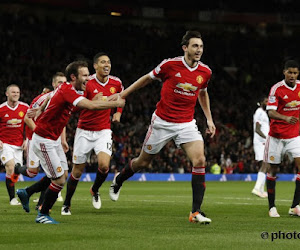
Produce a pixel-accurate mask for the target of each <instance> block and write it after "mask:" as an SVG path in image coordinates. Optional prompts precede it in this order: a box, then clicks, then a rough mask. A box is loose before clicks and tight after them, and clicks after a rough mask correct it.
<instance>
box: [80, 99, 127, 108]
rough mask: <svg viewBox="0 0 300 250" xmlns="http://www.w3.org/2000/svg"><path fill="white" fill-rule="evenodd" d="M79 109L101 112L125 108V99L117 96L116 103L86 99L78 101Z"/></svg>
mask: <svg viewBox="0 0 300 250" xmlns="http://www.w3.org/2000/svg"><path fill="white" fill-rule="evenodd" d="M76 106H77V107H79V108H83V109H90V110H102V109H111V108H117V107H119V108H123V107H124V106H125V99H123V98H121V97H120V96H118V98H117V100H116V101H103V100H99V99H96V100H92V101H90V100H88V99H86V98H84V99H82V100H80V101H79V102H78V103H77V105H76Z"/></svg>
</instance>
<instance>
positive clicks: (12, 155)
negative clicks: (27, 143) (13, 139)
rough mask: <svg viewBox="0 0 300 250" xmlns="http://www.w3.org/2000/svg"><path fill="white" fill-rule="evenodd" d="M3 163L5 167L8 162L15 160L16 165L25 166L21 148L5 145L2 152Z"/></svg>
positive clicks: (0, 151) (0, 152)
mask: <svg viewBox="0 0 300 250" xmlns="http://www.w3.org/2000/svg"><path fill="white" fill-rule="evenodd" d="M0 157H1V162H2V164H3V165H5V164H6V163H7V162H8V161H10V160H14V161H15V164H16V163H20V164H21V165H23V149H22V147H19V146H14V145H10V144H7V143H3V148H2V150H0Z"/></svg>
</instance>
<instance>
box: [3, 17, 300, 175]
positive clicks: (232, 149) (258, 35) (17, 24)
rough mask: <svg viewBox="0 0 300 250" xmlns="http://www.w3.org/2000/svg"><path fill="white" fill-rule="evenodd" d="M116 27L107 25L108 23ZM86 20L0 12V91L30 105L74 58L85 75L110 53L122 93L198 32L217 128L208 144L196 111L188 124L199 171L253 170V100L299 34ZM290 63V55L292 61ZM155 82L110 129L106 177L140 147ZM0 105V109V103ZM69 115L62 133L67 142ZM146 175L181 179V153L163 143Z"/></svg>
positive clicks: (92, 165)
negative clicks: (201, 163) (198, 136)
mask: <svg viewBox="0 0 300 250" xmlns="http://www.w3.org/2000/svg"><path fill="white" fill-rule="evenodd" d="M114 20H116V21H114ZM114 20H113V19H112V20H109V21H105V22H95V21H93V19H92V18H90V19H89V20H88V19H83V20H82V21H78V20H77V19H76V18H74V19H71V18H66V17H65V18H60V19H59V20H57V19H55V17H53V16H52V17H51V16H50V17H43V18H41V17H39V16H37V15H34V14H31V15H28V14H26V15H25V14H23V13H22V12H16V13H13V14H8V13H7V14H2V15H1V16H0V37H1V39H0V54H1V55H2V56H1V60H0V71H1V74H0V90H1V93H2V94H1V101H2V102H4V101H5V100H6V97H5V88H6V86H7V85H9V84H12V83H15V84H18V85H19V86H20V87H21V100H22V101H24V102H27V103H30V102H31V100H32V99H33V98H34V97H35V96H37V95H38V94H39V93H40V92H41V90H42V89H43V87H44V86H46V85H50V83H51V76H52V75H53V74H54V73H55V72H57V71H64V68H65V67H66V65H67V64H68V63H70V62H71V61H73V60H78V59H84V60H87V61H88V62H89V64H90V72H91V73H94V70H93V68H92V61H91V59H92V57H93V56H94V54H96V53H97V52H100V51H105V52H107V53H108V54H109V55H110V58H111V61H112V72H111V74H112V75H115V76H118V77H119V78H120V79H121V80H122V82H123V85H124V87H125V88H126V87H128V86H129V85H130V84H131V83H133V82H134V81H135V80H136V79H138V78H139V77H140V76H142V75H144V74H145V73H148V72H150V71H151V70H152V69H153V68H154V67H156V66H157V65H158V64H159V63H160V62H161V61H162V60H163V59H165V58H171V57H175V56H178V55H183V51H182V49H181V46H180V41H181V38H182V36H183V35H184V33H185V31H186V30H187V29H197V30H199V31H200V32H201V33H202V36H203V41H204V54H203V56H202V59H201V61H202V62H203V63H205V64H207V65H208V66H209V67H210V68H211V69H212V72H213V76H212V79H211V81H210V83H209V87H208V92H209V95H210V100H211V110H212V114H213V117H214V121H215V124H216V127H217V133H216V136H215V137H214V138H210V137H208V136H206V135H205V132H204V131H205V128H206V121H205V119H204V115H203V113H202V111H201V108H200V106H199V105H197V107H196V110H195V119H196V121H197V124H198V126H199V129H200V131H201V132H202V133H203V137H204V141H205V152H206V158H207V172H209V171H210V169H211V167H212V166H215V167H216V164H217V166H219V167H216V168H217V169H218V168H219V169H220V173H227V174H231V173H255V172H257V170H258V167H257V165H256V163H255V160H254V152H253V147H252V137H253V124H252V117H253V114H254V111H255V109H256V108H257V102H258V101H259V99H260V98H261V97H262V96H267V95H268V92H269V89H270V88H271V86H272V85H273V84H275V83H276V82H278V81H280V80H282V78H283V75H282V69H283V63H284V61H285V60H286V59H290V58H294V57H297V56H298V54H296V53H299V52H298V51H297V47H298V41H297V39H294V38H293V37H294V36H297V34H298V33H299V31H297V29H293V28H290V27H287V26H284V25H282V26H274V27H268V26H265V25H252V26H250V25H214V24H211V25H207V24H206V25H202V24H201V23H199V24H197V23H196V24H193V26H191V24H185V23H181V22H179V21H178V22H168V23H164V24H160V23H159V22H153V24H149V23H143V22H140V23H138V22H136V21H135V22H128V21H127V22H124V23H123V22H120V21H118V20H117V19H114ZM296 59H298V58H296ZM160 89H161V84H160V83H159V82H156V83H154V84H152V85H150V86H147V87H145V88H144V89H141V90H139V91H137V92H136V93H134V94H132V95H131V96H130V97H129V98H128V100H127V103H126V107H125V108H124V111H123V114H122V118H121V123H120V124H112V130H113V140H114V153H113V156H112V161H111V171H112V172H114V171H117V170H120V169H122V168H123V167H124V166H125V165H126V164H127V163H128V161H129V160H130V159H132V158H133V157H136V156H137V155H138V154H139V153H140V150H141V146H142V144H143V139H144V137H145V134H146V131H147V128H148V125H149V124H150V119H151V115H152V113H153V111H154V110H155V104H156V102H157V101H158V100H159V98H160ZM2 102H1V103H2ZM77 119H78V114H75V115H74V116H73V117H72V119H71V121H70V123H69V124H68V127H67V138H68V142H69V145H70V151H69V152H68V159H69V166H70V167H71V165H72V164H71V155H72V145H73V139H74V133H75V129H76V124H77ZM96 168H97V159H96V157H95V155H92V157H91V159H90V161H89V163H88V165H87V168H86V171H87V172H94V171H95V170H96ZM147 171H149V172H153V173H170V172H173V173H189V172H191V163H190V161H189V160H188V159H187V157H186V156H185V154H184V152H183V151H182V150H181V149H179V148H176V147H175V145H174V143H173V142H170V143H168V144H167V145H166V147H165V148H164V149H163V150H162V151H161V152H160V153H159V154H158V155H157V157H156V158H155V160H154V161H153V162H152V164H151V166H150V167H149V169H148V170H147ZM294 171H295V169H294V165H293V162H292V161H290V160H289V159H288V158H286V159H284V162H283V164H282V167H281V172H283V173H293V172H294Z"/></svg>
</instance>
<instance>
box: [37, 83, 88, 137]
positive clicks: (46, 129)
mask: <svg viewBox="0 0 300 250" xmlns="http://www.w3.org/2000/svg"><path fill="white" fill-rule="evenodd" d="M82 99H84V97H83V96H82V95H81V94H79V93H77V92H76V90H75V88H74V87H73V86H72V84H70V83H68V82H65V83H62V84H60V85H59V86H58V87H57V89H56V90H54V95H53V96H52V97H51V99H50V100H49V102H48V104H47V106H46V109H45V111H44V112H43V113H42V114H41V117H40V119H39V120H38V122H37V123H36V128H35V130H34V132H35V133H36V134H38V135H39V136H41V137H44V138H47V139H51V140H57V139H58V137H59V136H60V135H61V133H62V131H63V128H64V127H65V126H66V125H67V123H68V121H69V118H70V116H71V114H72V111H73V108H74V106H76V105H77V103H78V102H79V101H81V100H82Z"/></svg>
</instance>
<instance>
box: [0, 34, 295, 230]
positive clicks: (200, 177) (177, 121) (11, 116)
mask: <svg viewBox="0 0 300 250" xmlns="http://www.w3.org/2000/svg"><path fill="white" fill-rule="evenodd" d="M181 45H182V49H183V52H184V55H183V56H179V57H175V58H171V59H166V60H163V61H162V62H161V63H160V64H159V65H158V66H157V67H156V68H155V69H153V70H152V71H151V72H150V73H148V74H145V75H144V76H142V77H140V78H139V79H138V80H137V81H135V82H134V83H133V84H131V85H130V86H129V87H128V88H126V89H125V90H124V88H123V86H122V82H121V80H120V79H119V78H118V77H115V76H111V75H110V71H111V61H110V58H109V56H108V55H107V54H106V53H98V54H96V55H95V56H94V58H93V67H94V69H95V74H94V75H92V76H90V73H89V70H88V64H87V63H86V62H84V61H74V62H72V63H70V64H69V65H68V66H67V67H66V69H65V73H61V72H58V73H56V74H55V75H54V76H53V79H52V82H53V84H52V85H53V88H54V90H53V91H50V92H47V91H46V92H47V93H42V94H40V95H39V96H37V97H36V98H34V99H33V101H32V103H31V104H30V106H29V105H27V104H25V103H22V102H20V101H19V98H20V89H19V87H18V86H17V85H9V86H8V87H7V90H6V96H7V102H5V103H3V104H2V105H1V106H0V125H1V127H0V157H1V161H2V164H3V165H4V166H5V169H6V187H7V190H8V194H9V199H10V204H11V205H19V202H18V200H17V199H16V197H15V183H16V182H17V180H18V176H19V174H22V175H24V176H28V177H31V178H32V177H35V176H36V175H37V173H38V172H39V167H40V166H41V167H42V168H43V171H44V173H45V176H44V177H43V178H42V179H41V180H39V181H38V182H36V183H34V184H33V185H32V186H30V187H27V188H25V189H18V190H17V192H16V193H17V195H18V197H19V199H20V201H21V204H22V207H23V209H24V210H25V211H26V212H30V208H29V198H30V197H31V195H32V194H34V193H37V192H41V193H42V194H43V195H42V196H41V197H40V199H39V203H40V208H39V210H38V215H37V217H36V219H35V221H36V222H37V223H43V224H57V223H58V222H57V221H56V220H54V219H53V218H52V217H51V216H50V215H49V211H50V209H51V208H52V207H53V205H54V203H55V202H56V200H57V198H58V195H59V193H60V192H61V190H62V189H63V187H64V185H65V183H66V182H67V188H66V197H65V199H64V204H63V206H62V208H61V214H62V215H71V199H72V197H73V195H74V193H75V190H76V187H77V184H78V182H79V180H80V178H81V175H82V173H83V171H84V168H85V165H86V162H87V161H88V159H89V157H90V155H91V153H92V151H94V152H95V154H96V156H97V160H98V169H97V173H96V178H95V180H94V183H93V185H92V187H91V188H90V193H91V195H92V204H93V206H94V208H96V209H100V208H101V206H102V204H101V197H100V195H99V189H100V187H101V186H102V184H103V183H104V182H105V180H106V178H107V176H108V172H109V166H110V159H111V155H112V143H113V142H112V131H111V122H112V121H113V122H120V120H121V115H122V111H123V108H124V106H125V99H126V98H127V97H128V96H129V95H130V94H131V93H133V92H134V91H136V90H138V89H140V88H142V87H145V86H146V85H148V84H150V83H152V82H153V81H154V80H158V81H161V82H163V85H162V89H161V99H160V101H159V102H158V103H157V106H156V110H155V111H154V113H153V115H152V120H151V124H150V125H149V129H148V132H147V134H146V136H145V140H144V144H143V147H142V150H141V153H140V155H139V156H138V157H136V158H134V159H132V160H131V161H130V162H129V164H128V165H126V166H125V167H124V168H123V170H122V171H121V172H120V173H118V174H116V175H115V178H114V180H113V182H112V184H111V186H110V189H109V194H110V198H111V200H113V201H117V200H118V198H119V195H120V191H121V188H122V186H123V183H124V182H125V181H126V180H127V179H129V178H130V177H131V176H133V175H134V173H136V172H138V171H140V170H141V169H143V168H147V167H148V165H149V164H150V163H151V161H152V160H153V158H154V157H155V156H156V154H158V153H159V152H160V150H161V149H162V148H163V147H164V146H165V145H166V144H167V143H168V142H169V141H170V140H173V141H174V142H175V144H176V145H177V146H178V147H181V148H182V150H183V151H184V152H185V153H186V155H187V156H188V158H189V159H190V161H191V163H192V178H191V184H192V209H191V211H190V214H189V221H190V222H192V223H200V224H209V223H211V219H210V218H208V217H207V216H206V215H205V214H204V212H203V210H202V209H201V206H202V203H203V198H204V194H205V189H206V185H205V165H206V162H205V155H204V142H203V137H202V134H201V133H200V131H199V130H198V127H197V125H196V121H195V119H194V112H195V106H196V104H197V100H198V102H199V104H200V106H201V108H202V110H203V113H204V115H205V118H206V120H207V129H206V132H205V133H207V134H209V135H210V136H211V137H213V136H214V135H215V131H216V127H215V125H214V122H213V118H212V114H211V110H210V100H209V95H208V91H207V88H208V83H209V81H210V78H211V75H212V71H211V69H210V68H209V67H208V66H207V65H205V64H203V63H202V62H201V61H200V59H201V56H202V54H203V41H202V37H201V34H200V33H199V32H197V31H187V32H186V34H185V35H184V36H183V38H182V43H181ZM298 74H299V66H298V64H297V63H296V62H295V61H288V62H287V63H286V65H285V68H284V75H285V80H283V81H282V82H280V83H278V84H276V85H274V86H273V88H272V89H271V92H270V96H269V99H268V100H269V101H268V104H267V110H268V114H269V117H270V118H271V126H270V132H269V136H267V142H266V146H265V147H264V148H265V153H264V157H265V159H264V162H266V163H270V167H269V168H268V173H267V193H268V194H267V196H268V199H269V215H270V216H271V217H279V214H278V212H277V210H276V207H275V180H276V169H277V164H279V163H280V157H281V155H282V154H283V153H287V152H288V153H290V154H291V155H292V156H293V158H294V159H295V162H296V165H297V167H298V168H299V167H300V160H299V159H300V143H299V140H300V139H299V138H300V137H299V109H300V85H299V83H300V82H298V81H297V77H298ZM75 112H80V114H79V119H78V124H77V129H76V134H75V138H74V147H73V148H74V150H73V152H72V155H73V157H72V161H73V167H72V171H71V173H70V176H69V175H68V164H67V159H66V155H65V153H66V152H67V151H68V150H69V147H68V144H67V140H66V131H65V127H66V125H67V124H68V121H69V119H70V116H71V115H72V113H75ZM25 124H26V138H27V139H26V140H24V139H23V137H24V136H23V131H24V126H25ZM298 145H299V146H298ZM278 148H280V150H281V151H279V150H278ZM274 149H276V150H274ZM23 150H26V165H23ZM299 172H300V170H299ZM68 176H69V177H68ZM261 186H262V189H263V185H261V184H260V192H263V191H262V189H261ZM299 201H300V174H298V176H297V179H296V189H295V196H294V200H293V204H292V206H291V208H290V210H289V214H291V215H297V216H300V207H299Z"/></svg>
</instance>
